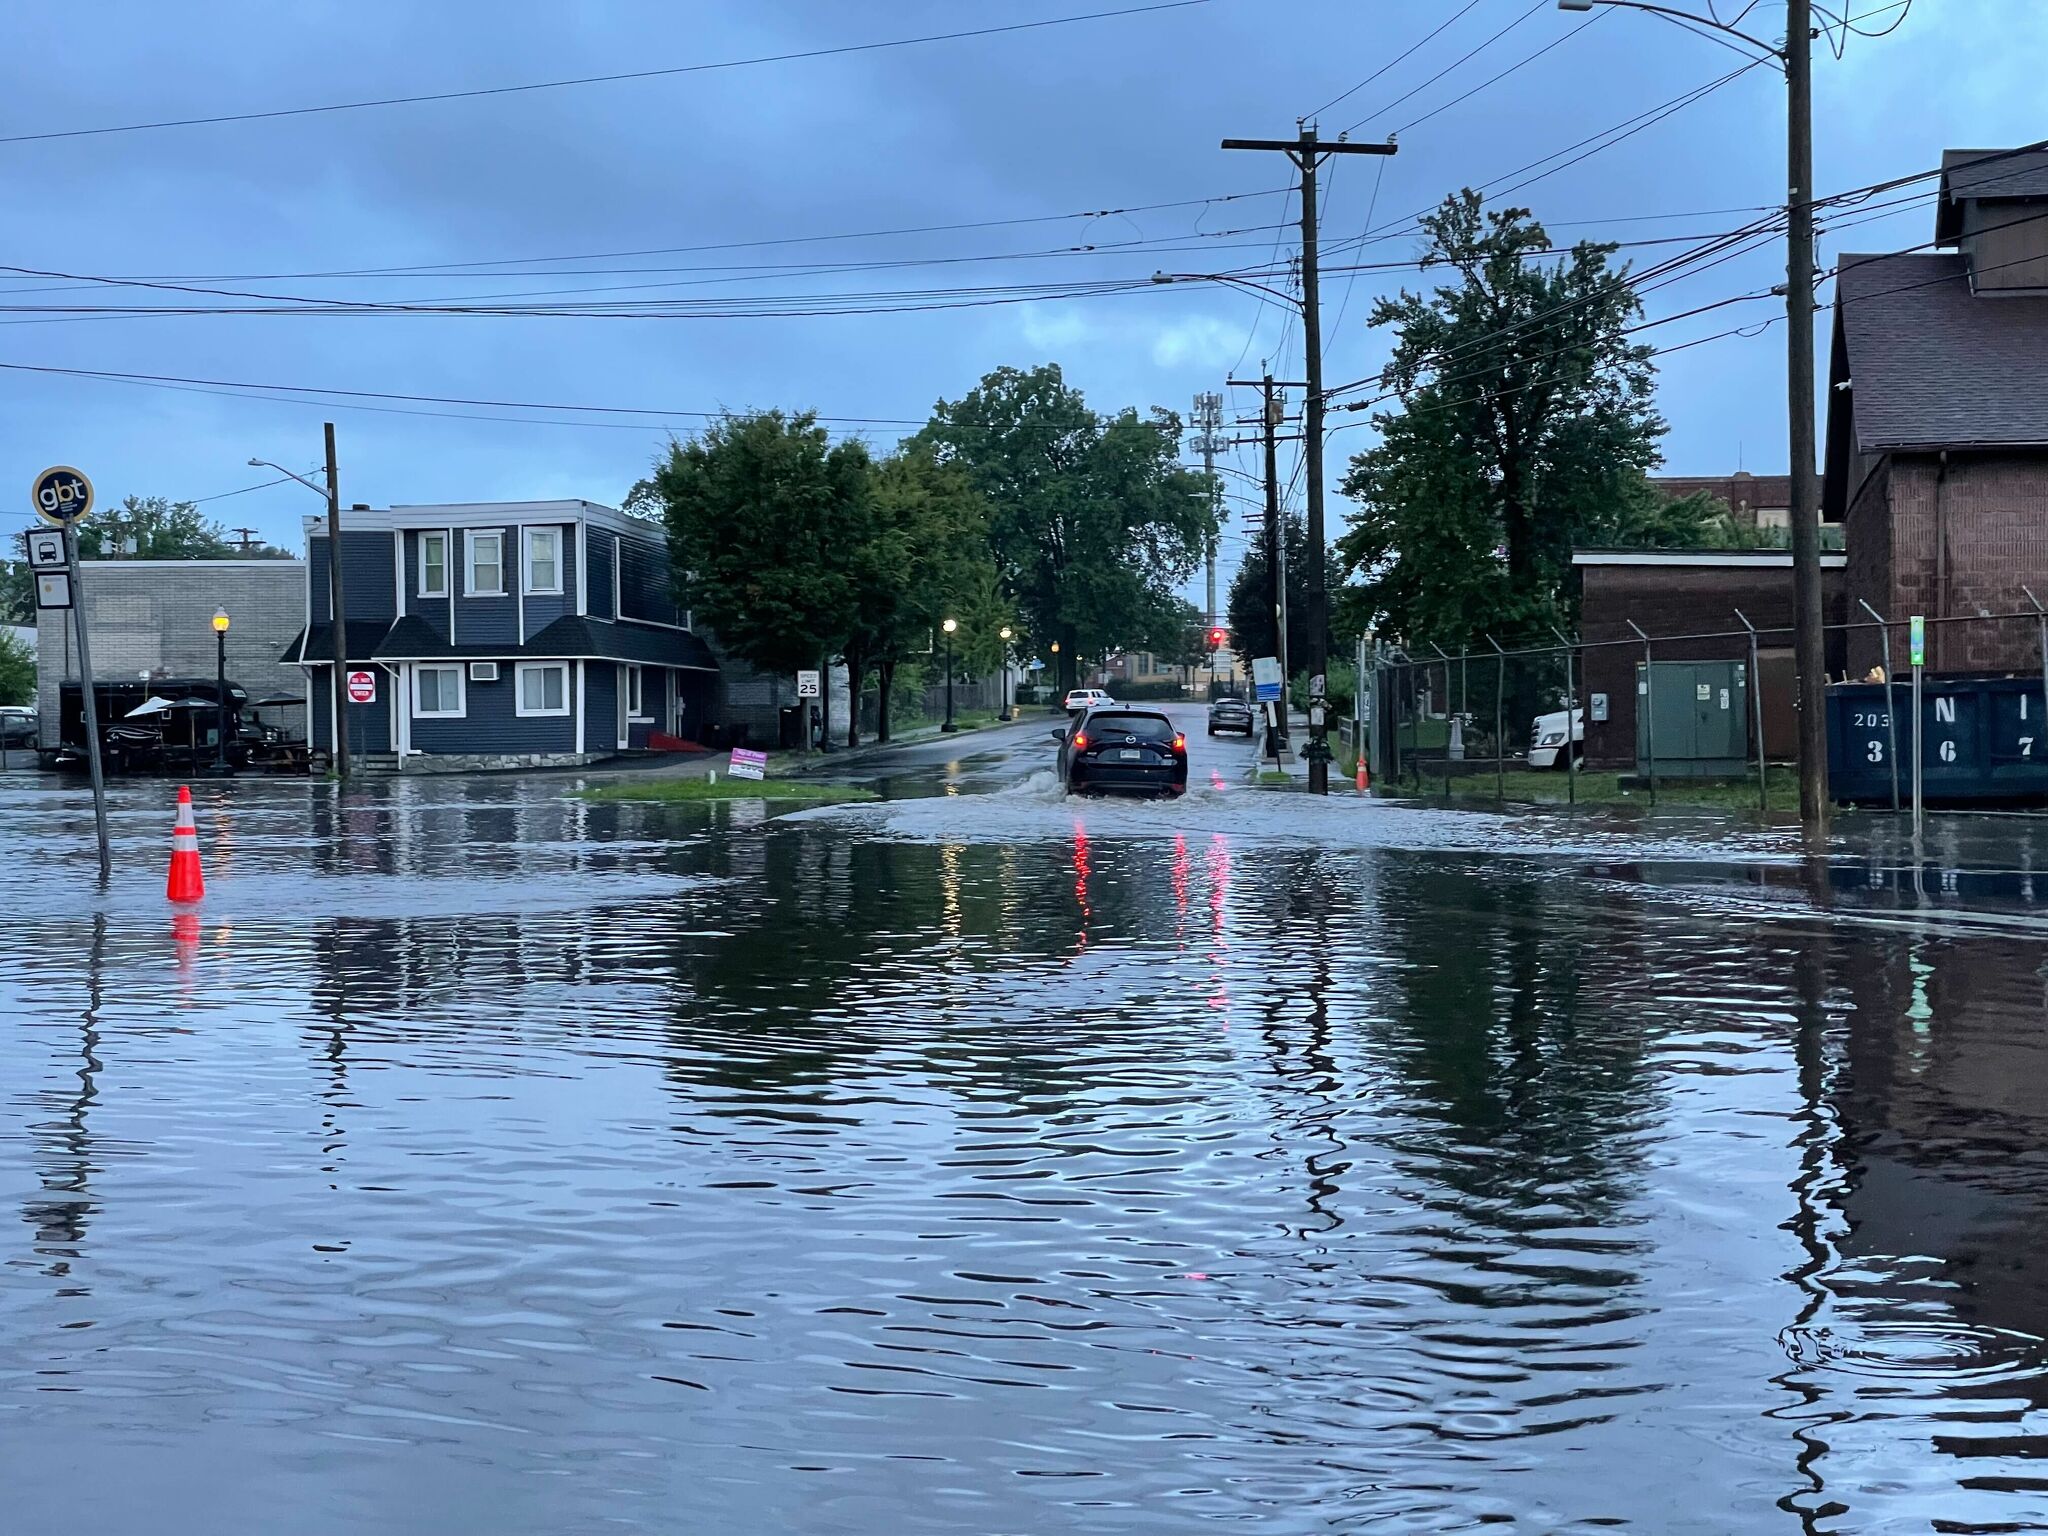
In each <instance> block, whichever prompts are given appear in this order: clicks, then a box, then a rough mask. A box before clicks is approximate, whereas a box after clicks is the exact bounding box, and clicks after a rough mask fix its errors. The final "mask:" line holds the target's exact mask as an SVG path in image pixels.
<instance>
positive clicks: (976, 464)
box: [920, 363, 1215, 687]
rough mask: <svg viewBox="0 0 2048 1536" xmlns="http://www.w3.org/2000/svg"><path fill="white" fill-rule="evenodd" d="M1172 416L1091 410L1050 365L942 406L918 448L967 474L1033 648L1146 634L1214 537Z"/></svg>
mask: <svg viewBox="0 0 2048 1536" xmlns="http://www.w3.org/2000/svg"><path fill="white" fill-rule="evenodd" d="M1179 438H1180V423H1179V420H1178V418H1177V417H1175V416H1174V415H1173V413H1172V412H1170V411H1163V410H1155V411H1153V412H1152V414H1151V415H1150V416H1149V417H1141V416H1140V415H1139V414H1138V413H1137V412H1136V411H1135V410H1129V409H1126V410H1124V411H1121V412H1119V413H1118V414H1117V415H1115V416H1110V417H1104V416H1099V415H1097V414H1096V413H1095V412H1094V411H1092V410H1090V409H1089V408H1088V405H1087V402H1086V401H1085V400H1084V399H1083V398H1082V396H1081V393H1080V391H1079V390H1075V389H1070V388H1069V387H1068V386H1067V384H1066V381H1065V380H1064V378H1063V377H1062V376H1061V373H1060V370H1059V368H1058V366H1057V365H1056V364H1050V363H1048V364H1045V365H1043V366H1041V367H1038V368H1034V369H1031V370H1029V371H1028V372H1027V371H1024V370H1021V369H1017V368H998V369H997V370H995V372H993V373H990V374H988V375H986V376H985V377H984V378H983V379H982V381H981V383H980V384H979V385H977V386H976V387H975V388H974V389H972V390H970V391H969V392H968V394H967V395H966V396H965V397H963V398H962V399H960V400H957V401H951V402H949V401H944V400H941V401H940V402H939V404H938V406H937V408H936V409H935V410H934V412H933V414H932V420H931V423H930V425H928V426H927V427H926V428H925V429H924V431H923V433H921V434H920V440H921V442H922V444H923V445H926V446H928V447H929V448H930V449H931V450H932V451H933V452H934V454H935V455H936V457H937V458H938V459H939V461H940V462H942V463H947V464H958V465H960V466H962V467H963V468H964V469H965V471H966V473H967V476H968V480H969V483H970V484H971V485H972V487H973V488H974V490H975V491H976V492H977V493H978V494H979V495H980V496H981V498H982V499H983V500H984V502H986V504H987V508H988V547H989V551H990V553H991V554H992V556H993V558H994V560H995V564H996V568H997V571H998V573H999V577H1000V580H1001V582H1002V585H1003V589H1004V590H1005V591H1006V592H1007V593H1008V594H1009V595H1010V597H1011V598H1012V599H1013V600H1014V602H1015V603H1016V606H1017V611H1018V614H1019V616H1020V617H1021V619H1022V620H1023V624H1024V628H1025V631H1026V632H1027V635H1028V637H1029V640H1030V642H1031V643H1032V644H1034V645H1037V646H1040V647H1048V646H1049V644H1050V642H1051V641H1054V640H1057V641H1059V642H1060V653H1059V657H1058V682H1059V685H1060V686H1061V687H1066V686H1068V685H1070V684H1071V682H1072V680H1073V677H1074V669H1075V666H1076V663H1077V660H1078V658H1079V657H1080V656H1082V655H1084V654H1085V655H1090V656H1099V655H1102V654H1103V653H1105V652H1107V651H1110V650H1114V649H1121V648H1125V647H1128V646H1131V645H1134V644H1135V645H1143V644H1144V643H1145V642H1146V641H1148V640H1149V639H1151V638H1152V636H1151V635H1149V634H1147V633H1146V632H1145V629H1146V626H1148V625H1150V624H1152V623H1153V622H1154V621H1155V620H1156V618H1157V615H1158V614H1159V612H1160V611H1161V609H1162V606H1163V605H1164V604H1165V603H1166V602H1167V601H1168V600H1169V599H1170V598H1171V595H1172V593H1173V589H1174V588H1175V587H1176V586H1177V585H1178V584H1179V583H1180V582H1181V581H1182V580H1183V579H1185V578H1186V576H1187V575H1188V574H1189V573H1190V572H1192V571H1193V569H1194V567H1195V564H1196V562H1197V561H1198V560H1199V559H1200V558H1201V555H1202V552H1203V550H1204V549H1205V548H1206V547H1207V540H1208V538H1209V536H1210V534H1211V533H1212V532H1213V531H1214V529H1215V513H1214V511H1213V509H1212V507H1211V504H1210V496H1209V486H1208V482H1207V481H1206V480H1205V479H1204V477H1203V476H1202V475H1200V474H1199V473H1196V472H1194V471H1192V470H1189V469H1187V468H1186V467H1184V466H1183V465H1182V464H1181V463H1180V462H1179Z"/></svg>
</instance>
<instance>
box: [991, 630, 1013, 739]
mask: <svg viewBox="0 0 2048 1536" xmlns="http://www.w3.org/2000/svg"><path fill="white" fill-rule="evenodd" d="M996 636H997V638H998V639H1000V640H1001V641H1002V642H1003V707H1002V708H1001V709H1000V710H998V711H997V712H996V718H997V719H998V720H1012V719H1015V718H1016V717H1015V716H1014V715H1012V714H1011V713H1010V626H1009V625H1007V624H1005V625H1004V626H1003V627H1002V628H1001V629H999V630H997V631H996Z"/></svg>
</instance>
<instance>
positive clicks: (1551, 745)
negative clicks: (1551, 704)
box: [1529, 707, 1586, 768]
mask: <svg viewBox="0 0 2048 1536" xmlns="http://www.w3.org/2000/svg"><path fill="white" fill-rule="evenodd" d="M1564 715H1565V712H1564V711H1563V710H1561V709H1558V710H1553V711H1551V712H1550V713H1549V714H1547V715H1538V716H1537V717H1536V719H1535V721H1534V722H1533V723H1532V724H1531V726H1530V728H1529V766H1530V767H1531V768H1576V767H1577V766H1578V764H1579V758H1580V757H1581V756H1582V755H1584V753H1585V750H1586V711H1585V709H1584V708H1583V707H1581V708H1578V709H1575V710H1573V711H1572V742H1571V749H1570V750H1569V751H1566V750H1565V742H1564Z"/></svg>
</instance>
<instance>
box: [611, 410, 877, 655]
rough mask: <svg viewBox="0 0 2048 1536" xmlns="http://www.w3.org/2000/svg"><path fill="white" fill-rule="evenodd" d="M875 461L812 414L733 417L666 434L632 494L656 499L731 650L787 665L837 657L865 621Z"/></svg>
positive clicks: (681, 565)
mask: <svg viewBox="0 0 2048 1536" xmlns="http://www.w3.org/2000/svg"><path fill="white" fill-rule="evenodd" d="M870 476H871V465H870V462H869V459H868V452H867V449H866V447H865V446H864V445H862V444H860V443H858V442H845V443H839V444H837V445H834V444H833V443H831V442H830V441H829V440H828V439H827V436H826V433H825V429H824V428H823V427H821V426H819V425H818V421H817V417H816V415H815V414H813V413H811V412H803V413H800V414H797V415H794V416H785V415H783V413H782V412H780V411H762V412H758V413H755V414H752V415H745V416H727V417H724V418H722V419H721V420H718V421H715V422H713V423H711V425H709V426H708V427H706V428H705V429H704V431H703V432H702V434H700V435H699V436H698V437H696V438H694V439H692V440H691V441H689V442H687V443H671V444H670V446H669V451H668V454H667V456H666V458H664V459H661V460H657V461H656V464H655V469H654V474H653V475H652V476H651V477H650V478H649V479H648V480H644V481H642V482H641V483H640V484H639V485H636V486H635V487H634V488H633V491H632V493H631V494H630V495H629V496H628V497H627V498H626V501H627V505H628V506H629V507H631V508H634V509H636V510H643V509H653V508H659V509H660V511H661V514H662V518H663V521H664V522H665V523H666V525H667V527H668V536H669V545H670V548H671V550H672V551H673V554H674V564H675V569H676V571H677V573H678V574H677V580H678V582H679V583H683V582H687V584H688V594H687V601H688V602H689V603H690V604H691V605H692V606H693V607H694V608H695V609H696V611H697V612H698V613H699V614H701V615H702V616H703V618H704V621H705V622H706V623H707V624H708V625H709V626H710V627H711V629H712V630H713V631H715V632H716V634H717V635H718V638H719V641H720V643H721V644H723V645H724V646H725V648H726V649H727V650H729V651H731V652H732V653H733V654H735V655H737V656H739V657H741V658H743V659H744V660H746V661H747V662H749V663H751V664H752V665H754V666H755V667H758V668H760V669H761V670H762V671H764V672H772V673H778V674H784V675H786V674H788V673H791V672H794V671H796V670H797V669H799V668H804V667H814V666H817V665H818V664H819V662H820V660H821V659H823V658H827V657H830V656H832V655H834V654H836V653H837V652H838V651H839V650H840V648H841V647H842V646H843V645H844V644H845V642H846V640H847V638H848V636H849V635H850V634H852V632H853V630H854V628H855V626H856V623H857V620H858V618H859V611H858V602H857V597H856V591H855V569H854V568H855V566H856V563H857V561H858V559H859V558H860V556H861V554H862V552H863V551H865V550H866V549H867V547H868V545H869V542H870V540H871V538H872V535H873V527H872V514H871V510H870V508H869V505H868V503H869V500H870V491H871V487H870Z"/></svg>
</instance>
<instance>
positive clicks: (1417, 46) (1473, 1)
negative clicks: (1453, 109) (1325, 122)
mask: <svg viewBox="0 0 2048 1536" xmlns="http://www.w3.org/2000/svg"><path fill="white" fill-rule="evenodd" d="M1478 4H1479V0H1465V5H1464V8H1463V9H1462V10H1459V11H1457V12H1455V13H1453V14H1452V16H1451V17H1450V19H1449V20H1448V21H1443V22H1439V23H1438V24H1437V26H1436V27H1435V28H1434V29H1433V30H1432V31H1430V32H1428V33H1426V34H1424V36H1423V38H1422V40H1421V41H1420V42H1417V43H1414V44H1412V45H1410V46H1409V47H1408V49H1407V50H1406V51H1405V52H1402V53H1398V54H1396V55H1395V56H1394V57H1393V58H1391V59H1389V60H1387V62H1386V63H1384V64H1382V65H1381V66H1380V67H1379V68H1378V69H1376V70H1374V71H1373V72H1372V73H1371V74H1369V75H1367V76H1366V77H1365V78H1364V79H1363V80H1361V81H1359V82H1358V84H1356V85H1354V86H1352V87H1351V89H1350V90H1348V91H1345V92H1343V93H1342V94H1341V95H1337V96H1332V97H1331V98H1330V99H1329V100H1328V101H1326V102H1324V103H1323V104H1322V105H1321V106H1320V107H1317V108H1316V109H1315V111H1313V112H1311V113H1309V114H1308V119H1309V121H1311V122H1313V121H1314V120H1315V119H1316V118H1319V117H1321V116H1322V115H1323V114H1324V113H1325V112H1327V111H1329V110H1330V108H1332V107H1334V106H1336V105H1337V103H1338V102H1340V101H1348V100H1350V99H1351V97H1353V96H1355V95H1357V94H1358V93H1359V92H1360V91H1362V90H1364V89H1365V88H1366V87H1367V86H1368V85H1371V84H1372V83H1373V81H1375V80H1377V79H1379V77H1380V76H1381V75H1384V74H1385V73H1386V72H1387V71H1388V70H1390V69H1392V68H1394V67H1395V66H1396V65H1399V64H1403V63H1406V62H1407V61H1408V59H1409V58H1410V57H1411V56H1412V55H1414V54H1416V53H1418V52H1420V51H1421V50H1422V49H1423V48H1425V47H1427V46H1428V45H1429V44H1430V43H1433V42H1435V41H1436V40H1437V39H1438V38H1439V37H1441V36H1443V34H1444V33H1446V32H1448V31H1449V30H1450V29H1451V28H1452V27H1454V26H1456V25H1457V24H1458V23H1459V22H1460V21H1461V20H1463V19H1464V18H1465V17H1466V16H1468V15H1469V14H1471V12H1472V11H1473V9H1474V8H1475V7H1477V6H1478Z"/></svg>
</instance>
